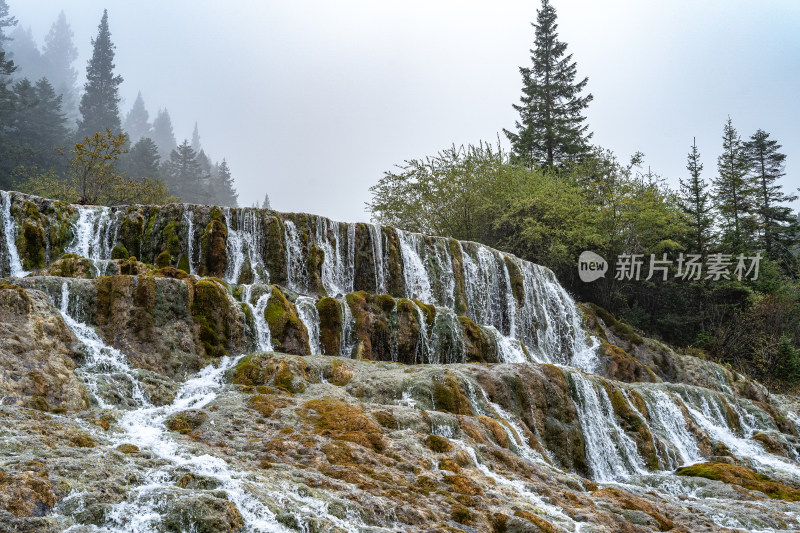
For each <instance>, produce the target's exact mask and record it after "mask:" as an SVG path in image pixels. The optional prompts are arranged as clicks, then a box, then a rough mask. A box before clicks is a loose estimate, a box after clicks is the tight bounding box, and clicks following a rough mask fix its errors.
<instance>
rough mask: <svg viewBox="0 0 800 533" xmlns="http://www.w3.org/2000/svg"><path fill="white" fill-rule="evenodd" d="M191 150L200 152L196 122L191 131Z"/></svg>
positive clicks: (201, 148)
mask: <svg viewBox="0 0 800 533" xmlns="http://www.w3.org/2000/svg"><path fill="white" fill-rule="evenodd" d="M192 150H194V151H195V152H200V151H202V150H203V147H202V146H201V145H200V131H199V130H198V129H197V122H195V123H194V130H193V131H192Z"/></svg>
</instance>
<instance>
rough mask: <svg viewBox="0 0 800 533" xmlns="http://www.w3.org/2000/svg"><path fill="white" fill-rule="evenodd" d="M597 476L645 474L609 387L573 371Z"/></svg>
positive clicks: (575, 397) (600, 478)
mask: <svg viewBox="0 0 800 533" xmlns="http://www.w3.org/2000/svg"><path fill="white" fill-rule="evenodd" d="M569 377H570V381H571V384H572V389H573V400H574V402H575V406H576V407H577V409H578V415H579V419H580V423H581V429H582V430H583V431H582V432H583V438H584V441H585V442H586V462H587V463H588V464H589V470H590V471H591V473H592V477H593V479H595V480H597V481H606V482H608V481H618V480H622V479H625V478H627V477H628V476H630V475H631V474H641V473H644V465H643V463H642V460H641V458H640V457H639V453H638V451H637V449H636V444H635V443H634V442H633V440H631V438H630V437H628V435H626V434H625V432H624V431H623V430H622V428H621V427H620V426H619V424H618V423H617V421H616V415H615V414H614V409H613V407H612V406H611V400H610V399H609V398H608V394H607V393H606V391H605V389H604V388H603V387H602V386H600V385H595V383H594V381H593V380H592V379H591V378H589V377H587V376H585V375H584V374H583V373H582V372H581V371H572V372H570V373H569Z"/></svg>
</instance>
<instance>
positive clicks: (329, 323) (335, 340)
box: [317, 298, 342, 355]
mask: <svg viewBox="0 0 800 533" xmlns="http://www.w3.org/2000/svg"><path fill="white" fill-rule="evenodd" d="M317 312H318V313H319V341H320V347H321V348H322V353H323V354H325V355H339V344H340V342H341V337H342V310H341V308H340V307H339V302H338V301H337V300H335V299H334V298H321V299H320V300H319V301H318V302H317Z"/></svg>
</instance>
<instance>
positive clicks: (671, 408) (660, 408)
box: [641, 387, 701, 468]
mask: <svg viewBox="0 0 800 533" xmlns="http://www.w3.org/2000/svg"><path fill="white" fill-rule="evenodd" d="M641 392H642V397H643V398H644V400H645V405H647V412H648V413H649V415H650V430H651V431H655V432H656V433H657V434H658V436H659V437H661V438H662V439H664V440H665V441H666V442H667V443H669V444H670V445H671V446H672V448H673V449H674V450H675V451H676V452H677V454H678V456H679V459H680V463H679V464H673V465H668V467H671V468H674V467H677V466H682V465H685V464H690V463H696V462H698V461H700V460H701V455H700V450H699V449H698V447H697V440H696V439H695V437H694V436H692V434H691V433H689V430H688V429H687V427H686V419H685V418H684V417H683V412H682V411H681V410H680V408H679V407H678V405H677V404H676V403H675V400H674V399H673V398H672V396H671V395H670V394H669V393H668V392H666V391H663V390H661V389H658V388H655V387H642V388H641Z"/></svg>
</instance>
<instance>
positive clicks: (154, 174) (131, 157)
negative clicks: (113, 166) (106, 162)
mask: <svg viewBox="0 0 800 533" xmlns="http://www.w3.org/2000/svg"><path fill="white" fill-rule="evenodd" d="M160 161H161V157H160V156H159V155H158V147H157V146H156V143H154V142H153V140H152V139H150V138H149V137H142V138H141V139H139V140H138V141H137V142H136V144H134V145H133V148H131V151H130V152H129V153H127V154H126V155H125V156H124V157H122V158H121V161H120V167H121V169H122V170H123V171H124V173H125V174H126V175H127V176H130V177H131V178H159V177H160V176H161V171H160Z"/></svg>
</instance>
